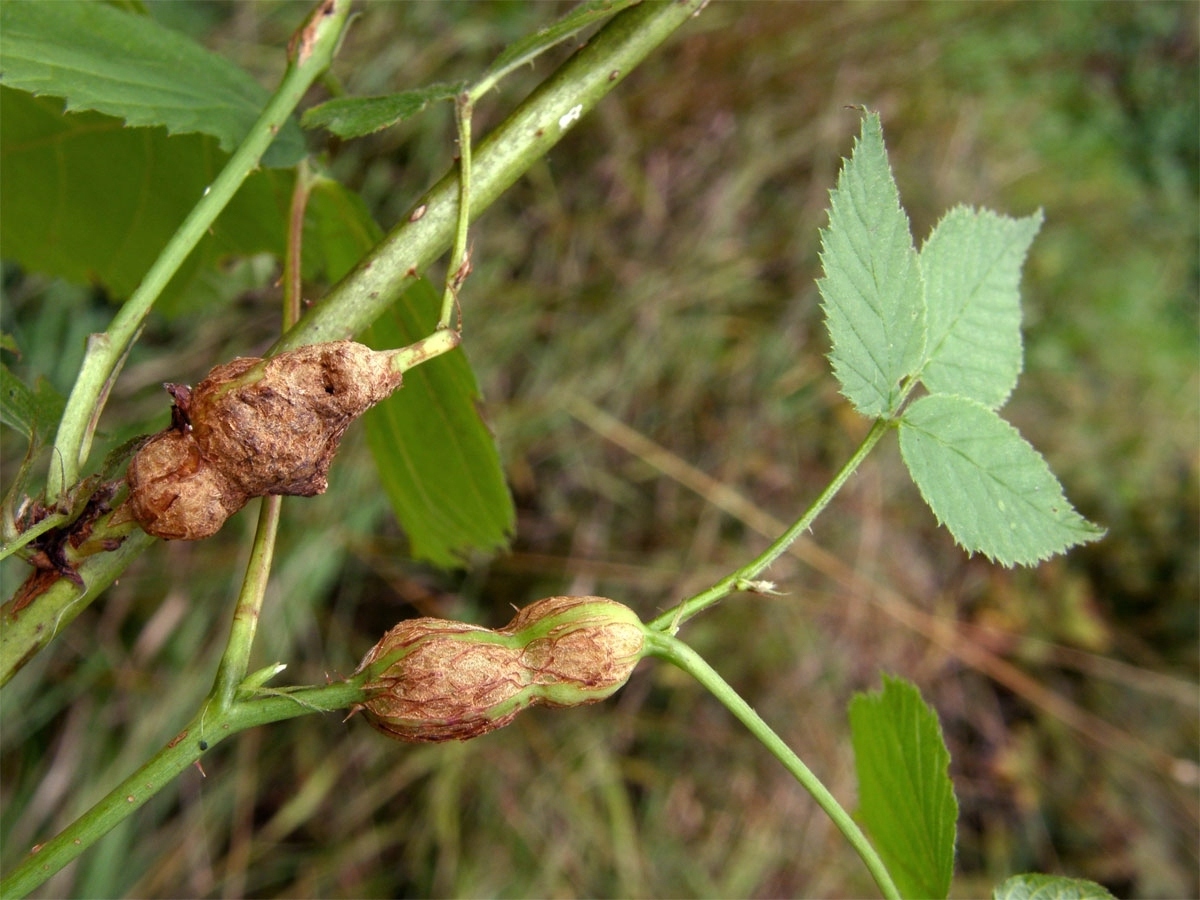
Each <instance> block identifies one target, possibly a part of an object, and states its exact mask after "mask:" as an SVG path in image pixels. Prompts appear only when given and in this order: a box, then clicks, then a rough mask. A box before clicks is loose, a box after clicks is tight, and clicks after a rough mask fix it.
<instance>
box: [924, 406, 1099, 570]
mask: <svg viewBox="0 0 1200 900" xmlns="http://www.w3.org/2000/svg"><path fill="white" fill-rule="evenodd" d="M900 452H901V454H902V455H903V456H904V463H905V465H907V466H908V471H909V473H910V474H911V475H912V478H913V481H915V482H916V483H917V487H918V488H919V489H920V491H921V496H923V497H924V498H925V502H926V503H928V504H929V506H930V508H931V509H932V510H933V512H934V515H936V516H937V518H938V521H940V522H941V523H942V524H943V525H945V526H946V527H947V528H948V529H950V533H951V534H952V535H954V539H955V540H956V541H958V543H959V544H960V545H962V547H963V548H964V549H965V550H967V551H968V552H969V553H975V552H979V553H983V554H984V555H985V556H987V557H988V558H989V559H993V560H996V561H999V562H1001V563H1003V564H1004V565H1006V566H1011V565H1014V564H1018V565H1033V564H1034V563H1037V562H1039V561H1041V560H1043V559H1046V558H1048V557H1050V556H1053V555H1054V554H1056V553H1062V552H1063V551H1064V550H1066V549H1067V548H1068V547H1073V546H1075V545H1076V544H1082V543H1086V542H1088V541H1094V540H1097V539H1098V538H1100V537H1101V536H1103V534H1104V530H1103V529H1101V528H1098V527H1097V526H1095V525H1093V524H1092V523H1091V522H1089V521H1087V520H1086V519H1084V518H1083V517H1082V516H1081V515H1079V513H1077V512H1076V511H1075V509H1074V507H1072V506H1071V504H1070V503H1069V502H1068V501H1067V498H1066V497H1065V496H1064V495H1063V490H1062V486H1061V485H1060V484H1059V483H1058V479H1056V478H1055V477H1054V475H1053V474H1052V473H1051V471H1050V468H1049V467H1048V466H1047V465H1046V461H1045V460H1044V459H1043V458H1042V456H1041V454H1040V453H1038V452H1037V451H1036V450H1035V449H1033V447H1031V446H1030V445H1029V444H1028V443H1027V442H1026V441H1025V440H1024V439H1023V438H1022V437H1021V435H1020V434H1018V433H1017V430H1016V429H1015V428H1013V427H1012V426H1011V425H1009V424H1008V423H1007V422H1005V421H1004V420H1003V419H1002V418H1000V416H998V415H997V414H996V413H995V412H993V411H992V410H990V409H988V408H987V407H986V406H984V405H983V404H982V403H979V402H977V401H975V400H968V399H966V398H964V397H956V396H951V395H946V394H934V395H931V396H928V397H922V398H921V399H920V400H918V401H916V402H915V403H913V404H912V405H911V406H910V407H908V409H906V410H905V411H904V415H903V417H902V418H901V420H900Z"/></svg>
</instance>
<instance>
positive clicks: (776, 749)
mask: <svg viewBox="0 0 1200 900" xmlns="http://www.w3.org/2000/svg"><path fill="white" fill-rule="evenodd" d="M646 647H647V649H648V650H649V652H650V653H651V654H652V655H654V656H657V657H659V658H661V659H665V660H667V661H668V662H670V663H672V664H673V665H675V666H678V667H679V668H680V669H682V670H683V671H685V672H687V673H688V674H689V675H691V676H692V677H693V678H695V679H696V680H697V681H698V682H699V683H700V684H702V685H703V686H704V687H705V689H707V690H708V691H709V692H710V693H711V694H712V695H713V696H714V697H716V698H717V699H718V700H720V701H721V703H723V704H724V705H725V708H726V709H728V710H729V711H730V712H731V713H733V715H734V716H735V717H736V718H737V719H738V721H740V722H741V723H742V724H743V725H745V726H746V728H747V729H748V730H749V731H750V733H751V734H753V735H754V736H755V737H756V738H757V739H758V741H759V742H760V743H761V744H762V745H763V746H764V747H766V748H767V749H768V750H769V751H771V753H772V754H773V755H774V756H775V758H776V759H778V760H779V761H780V762H781V763H783V766H784V768H785V769H787V770H788V771H789V772H790V773H791V774H792V776H793V777H794V778H795V779H796V780H797V781H798V782H800V784H801V786H802V787H803V788H804V789H805V790H806V791H808V792H809V794H811V795H812V797H813V799H814V800H816V801H817V805H818V806H820V807H821V809H823V810H824V811H825V813H826V814H827V815H828V816H829V818H830V819H832V820H833V824H834V825H836V826H837V829H838V831H840V832H841V833H842V834H843V835H844V836H845V838H846V840H847V841H849V842H850V845H851V846H852V847H853V848H854V850H855V852H857V853H858V855H859V856H860V857H861V858H862V861H863V862H864V863H865V864H866V866H867V869H868V870H869V871H870V873H871V877H872V878H874V879H875V883H876V884H877V885H879V890H880V891H881V892H882V893H883V895H884V896H885V897H887V898H888V900H899V898H900V892H899V890H897V888H896V884H895V882H894V881H892V876H891V874H890V873H889V872H888V870H887V867H886V866H885V865H884V864H883V860H882V859H880V857H879V854H878V853H876V852H875V848H874V847H872V846H871V842H870V841H868V840H867V836H866V835H865V834H863V832H862V829H860V828H859V827H858V825H857V824H855V822H854V819H852V818H851V817H850V814H849V813H848V812H846V810H845V809H844V808H843V807H842V805H841V804H840V803H838V801H837V798H835V797H834V796H833V794H831V793H830V792H829V789H828V788H826V787H825V785H824V784H822V783H821V780H820V779H819V778H817V776H816V775H814V774H813V772H812V770H811V769H809V768H808V766H806V765H805V764H804V762H803V761H802V760H801V759H800V757H799V756H797V755H796V754H795V752H794V751H793V750H792V748H791V747H789V746H788V745H787V744H786V743H784V741H783V739H782V738H780V737H779V735H777V734H776V733H775V732H774V731H773V730H772V729H771V726H770V725H768V724H767V723H766V722H765V721H763V718H762V717H761V716H760V715H759V714H758V713H756V712H755V711H754V709H753V708H752V707H751V706H750V704H748V703H747V702H746V701H745V700H743V699H742V698H741V696H740V695H739V694H738V692H737V691H735V690H734V689H733V688H732V687H730V686H729V684H728V683H727V682H726V681H725V679H723V678H722V677H721V676H720V674H718V672H717V671H716V670H715V669H713V667H712V666H710V665H709V664H708V663H707V662H706V661H705V660H704V658H703V657H702V656H700V654H698V653H697V652H696V651H695V650H693V649H692V648H691V647H689V646H688V645H687V644H685V643H683V641H681V640H679V639H678V638H676V637H672V636H671V635H668V634H664V633H662V632H661V631H655V630H653V629H648V630H647V632H646Z"/></svg>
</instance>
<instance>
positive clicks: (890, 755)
mask: <svg viewBox="0 0 1200 900" xmlns="http://www.w3.org/2000/svg"><path fill="white" fill-rule="evenodd" d="M850 730H851V735H852V741H853V744H854V769H855V773H856V774H857V776H858V802H859V807H858V816H859V818H860V819H861V821H862V822H863V824H864V825H865V826H866V829H867V831H868V833H869V834H870V836H871V839H872V842H873V843H874V845H875V849H876V850H877V851H878V852H879V855H880V856H881V857H882V858H883V861H884V865H886V866H887V869H888V871H889V872H890V873H891V874H892V878H893V879H894V880H895V882H896V887H897V888H898V889H899V891H900V893H901V895H902V896H904V897H945V896H947V895H948V894H949V893H950V879H951V876H952V875H953V874H954V835H955V823H956V822H957V820H958V801H957V800H956V799H955V797H954V786H953V784H951V782H950V775H949V767H950V753H949V752H948V751H947V750H946V743H945V741H944V740H943V739H942V729H941V726H940V725H939V724H938V719H937V715H936V714H935V713H934V711H933V710H932V709H930V707H929V706H928V705H927V704H926V703H925V701H924V700H922V699H921V693H920V691H918V690H917V688H916V687H915V686H913V685H912V684H910V683H909V682H907V681H905V680H904V679H901V678H889V677H887V676H886V675H885V676H884V679H883V691H882V692H880V693H872V694H856V695H855V697H854V699H853V700H852V701H851V702H850Z"/></svg>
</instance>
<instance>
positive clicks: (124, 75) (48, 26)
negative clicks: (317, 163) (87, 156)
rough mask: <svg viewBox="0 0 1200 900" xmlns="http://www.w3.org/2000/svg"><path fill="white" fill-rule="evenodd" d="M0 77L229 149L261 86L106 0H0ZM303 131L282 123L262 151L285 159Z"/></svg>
mask: <svg viewBox="0 0 1200 900" xmlns="http://www.w3.org/2000/svg"><path fill="white" fill-rule="evenodd" d="M0 68H2V72H0V78H2V79H3V82H4V84H6V85H7V86H9V87H13V88H20V89H21V90H25V91H29V92H30V93H32V94H38V95H48V96H53V97H62V98H65V100H66V102H67V110H68V111H79V110H94V111H96V112H101V113H105V114H107V115H110V116H116V117H117V118H119V119H122V120H124V121H125V122H126V123H128V124H129V125H133V126H138V125H146V126H155V125H161V126H163V127H165V128H166V129H167V131H168V132H169V133H172V134H185V133H190V132H200V133H203V134H208V135H211V136H213V137H215V138H216V139H217V140H218V142H219V144H220V146H221V149H223V150H225V151H226V152H232V151H233V150H234V148H235V147H237V145H238V144H239V143H240V142H241V140H242V138H243V137H245V136H246V134H247V132H249V131H250V127H251V126H252V125H253V124H254V121H255V119H256V118H258V115H259V113H260V112H261V111H262V108H263V107H264V106H265V105H266V103H267V99H268V94H267V91H266V90H265V89H264V88H263V87H262V86H261V85H259V84H258V83H257V82H256V81H255V80H254V79H253V78H251V77H250V76H249V75H248V74H246V73H245V72H243V71H242V70H241V69H239V68H238V67H237V66H235V65H234V64H233V63H231V62H229V61H228V60H226V59H224V58H223V57H220V56H218V55H217V54H215V53H212V52H210V51H209V50H207V49H205V48H204V47H202V46H201V45H200V44H197V43H196V42H194V41H192V40H191V39H190V38H188V37H186V36H184V35H182V34H180V33H179V32H176V31H172V30H171V29H169V28H164V27H163V26H162V25H159V24H158V23H157V22H155V21H154V20H153V19H150V18H148V17H146V16H139V15H132V14H130V13H128V12H125V11H123V10H120V9H117V8H116V7H114V6H110V5H108V4H105V3H81V2H73V0H62V2H57V3H2V4H0ZM304 152H305V148H304V135H303V134H302V132H301V131H300V129H299V127H298V126H297V125H296V123H295V122H293V121H289V122H288V123H287V125H286V126H285V127H284V128H283V129H281V131H280V133H279V136H278V137H277V138H276V139H275V142H274V143H273V144H272V145H271V147H270V149H269V150H268V151H267V153H266V155H264V157H263V164H264V165H266V166H284V167H286V166H292V165H295V164H296V163H297V162H298V161H299V160H300V159H301V158H302V157H303V156H304Z"/></svg>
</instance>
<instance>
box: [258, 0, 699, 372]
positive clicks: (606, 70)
mask: <svg viewBox="0 0 1200 900" xmlns="http://www.w3.org/2000/svg"><path fill="white" fill-rule="evenodd" d="M705 2H706V0H684V2H672V3H660V2H645V3H641V4H639V5H637V6H634V7H632V8H631V9H627V10H624V11H623V12H621V13H618V14H617V15H615V16H613V18H612V19H611V20H610V21H609V22H608V23H607V24H606V25H605V26H604V27H603V28H601V29H600V31H598V32H597V33H596V34H595V35H594V36H593V37H592V38H591V39H590V40H589V41H588V42H587V44H586V45H585V46H583V47H582V48H580V49H579V50H578V51H577V52H576V53H575V55H574V56H572V57H571V58H570V59H569V60H567V62H565V63H564V64H563V65H562V66H561V67H560V68H559V69H558V70H557V71H556V72H555V73H554V74H553V75H551V76H550V77H549V78H548V79H546V81H544V82H543V83H542V84H541V85H540V86H539V87H538V88H537V89H536V90H535V91H534V92H533V93H532V94H531V95H530V96H529V97H528V98H527V99H526V100H525V101H524V102H523V103H521V105H520V106H518V107H517V108H516V109H515V110H514V111H513V113H512V114H511V115H510V116H509V117H508V118H507V119H505V121H504V122H503V123H501V124H500V125H499V126H497V128H496V129H495V130H494V131H492V132H491V133H490V134H488V136H487V137H486V138H484V139H483V141H481V142H480V143H479V144H478V145H477V146H475V147H474V149H473V152H472V163H471V206H470V219H471V220H472V221H473V220H475V219H476V218H478V217H479V215H480V214H481V213H482V212H483V211H484V210H485V209H487V208H488V207H489V206H490V205H491V204H492V203H493V202H495V200H496V198H497V197H499V196H500V195H501V194H502V193H503V192H504V191H505V190H507V189H508V187H509V186H510V185H512V184H513V182H515V181H516V180H517V179H518V178H519V177H520V176H521V175H522V174H523V173H524V172H525V171H526V170H527V169H528V168H529V167H530V166H531V165H533V164H534V162H536V161H537V160H538V159H540V158H541V157H542V156H544V155H545V154H546V153H547V152H548V151H549V150H550V148H552V147H553V146H554V145H555V144H557V143H558V141H559V140H561V139H562V137H563V136H564V135H565V134H566V133H567V132H568V131H570V129H571V127H572V126H573V125H574V124H575V122H576V121H578V119H579V118H581V117H582V116H584V115H587V113H588V112H590V111H591V110H592V109H593V108H594V107H595V105H596V104H597V103H598V102H599V101H600V100H601V99H602V98H603V97H604V96H605V95H607V94H608V93H609V91H611V90H612V89H613V88H614V87H616V85H618V84H620V82H621V80H622V79H624V78H625V76H626V75H628V74H629V73H630V72H631V71H632V70H633V69H634V68H635V67H636V66H637V65H638V64H639V63H640V62H641V61H642V60H643V59H645V58H646V56H647V55H649V54H650V53H651V51H653V50H654V49H655V48H656V47H657V46H658V45H659V44H661V43H662V42H663V41H665V40H666V39H667V38H668V37H669V36H670V35H671V34H672V33H673V32H674V31H675V29H677V28H679V26H680V25H682V24H683V23H684V22H686V21H687V20H688V19H689V18H691V17H692V16H693V15H694V14H695V13H696V12H697V11H698V10H699V9H700V8H701V7H703V6H704V4H705ZM459 188H460V184H459V178H458V168H457V166H456V167H454V168H453V169H451V170H450V171H449V172H447V173H446V175H445V177H443V178H442V179H441V181H439V182H438V183H437V184H436V185H435V186H434V187H432V188H431V189H430V190H429V191H428V192H427V193H426V194H425V195H423V196H422V197H421V198H420V199H419V200H418V201H417V202H416V203H415V204H413V210H414V211H413V214H412V215H410V216H407V217H406V218H404V219H403V220H402V221H401V222H400V224H399V225H398V226H397V227H396V228H394V229H393V230H392V231H391V232H389V233H388V235H387V236H386V237H385V238H384V239H383V240H382V241H381V242H380V243H379V245H378V246H377V247H375V249H374V250H372V251H371V252H370V253H369V254H367V255H366V256H365V257H364V258H363V259H362V260H360V261H359V263H358V265H357V266H356V267H355V268H354V269H353V270H352V271H351V272H350V273H349V274H348V275H347V276H346V277H345V278H343V279H342V280H341V281H340V282H339V283H338V284H336V285H335V286H334V287H333V288H332V289H331V290H330V291H329V293H328V294H326V296H325V297H324V298H323V299H322V300H321V301H320V302H318V303H316V304H314V305H313V306H312V307H311V308H309V310H308V311H307V312H306V313H305V314H304V316H303V317H302V318H301V320H300V323H299V324H298V325H297V326H296V327H295V328H293V329H292V330H291V331H290V332H288V333H287V334H286V335H284V336H283V338H282V339H281V340H280V341H279V342H278V343H277V344H276V345H275V346H274V347H273V348H272V349H271V351H270V352H272V353H278V352H280V351H284V350H294V349H295V348H296V347H299V346H302V345H304V344H315V343H321V342H323V341H338V340H345V339H347V338H351V337H353V336H354V335H356V334H358V333H359V332H360V331H362V330H363V329H364V328H366V327H367V326H368V325H370V324H371V323H372V322H373V321H375V319H376V318H377V317H378V316H379V315H380V314H381V313H382V312H383V311H384V310H385V309H387V308H388V306H390V305H391V304H392V303H394V302H395V301H396V300H398V299H399V298H400V295H401V294H403V293H404V291H405V290H407V288H408V287H409V285H410V284H411V283H412V282H413V281H415V280H416V279H417V278H418V277H420V274H421V272H422V271H424V270H425V269H426V268H427V267H428V266H429V265H430V264H431V263H432V262H433V261H434V260H435V259H437V258H438V256H440V255H441V254H442V253H444V252H445V251H446V249H447V248H448V247H449V246H450V245H451V243H452V241H453V239H454V235H455V232H456V230H457V227H458V195H459ZM418 210H419V211H421V214H420V215H417V211H418Z"/></svg>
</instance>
